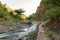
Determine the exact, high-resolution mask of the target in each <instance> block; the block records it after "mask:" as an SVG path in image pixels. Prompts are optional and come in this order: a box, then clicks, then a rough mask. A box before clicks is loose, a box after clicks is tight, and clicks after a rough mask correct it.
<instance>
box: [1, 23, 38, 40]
mask: <svg viewBox="0 0 60 40" xmlns="http://www.w3.org/2000/svg"><path fill="white" fill-rule="evenodd" d="M37 25H38V24H33V25H32V26H31V27H30V28H26V29H22V30H24V32H8V33H3V34H0V38H10V39H11V40H12V39H13V38H14V37H16V38H22V37H24V36H25V35H28V33H29V32H31V31H35V30H36V28H37Z"/></svg>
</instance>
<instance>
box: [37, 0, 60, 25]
mask: <svg viewBox="0 0 60 40" xmlns="http://www.w3.org/2000/svg"><path fill="white" fill-rule="evenodd" d="M48 2H49V1H48V0H41V3H40V6H38V8H37V11H36V13H37V20H40V21H42V19H43V18H44V14H45V12H46V11H47V10H50V9H52V8H54V7H55V6H59V5H56V4H58V3H55V4H54V3H48ZM54 2H55V1H54ZM57 2H58V1H57ZM59 7H60V6H59ZM52 14H53V13H52ZM56 14H57V13H56ZM52 16H53V15H52ZM58 24H59V25H60V16H59V17H57V18H53V19H52V20H51V21H50V22H48V24H47V25H50V26H53V25H54V26H57V25H58Z"/></svg>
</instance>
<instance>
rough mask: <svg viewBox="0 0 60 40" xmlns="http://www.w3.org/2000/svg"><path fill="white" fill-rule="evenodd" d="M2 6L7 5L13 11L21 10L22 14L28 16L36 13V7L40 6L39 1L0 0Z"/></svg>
mask: <svg viewBox="0 0 60 40" xmlns="http://www.w3.org/2000/svg"><path fill="white" fill-rule="evenodd" d="M0 1H1V2H3V3H4V4H7V5H8V6H9V7H10V8H12V9H13V10H15V9H23V10H25V12H24V14H25V15H27V16H29V15H31V14H32V13H35V12H36V9H37V7H38V6H39V5H40V4H39V3H40V0H0Z"/></svg>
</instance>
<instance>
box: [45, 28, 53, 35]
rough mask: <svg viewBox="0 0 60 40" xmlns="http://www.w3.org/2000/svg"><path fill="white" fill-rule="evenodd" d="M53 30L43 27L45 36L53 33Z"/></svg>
mask: <svg viewBox="0 0 60 40" xmlns="http://www.w3.org/2000/svg"><path fill="white" fill-rule="evenodd" d="M53 33H54V32H53V31H52V30H50V29H49V28H46V29H45V34H46V36H50V35H51V34H53Z"/></svg>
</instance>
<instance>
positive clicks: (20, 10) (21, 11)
mask: <svg viewBox="0 0 60 40" xmlns="http://www.w3.org/2000/svg"><path fill="white" fill-rule="evenodd" d="M15 12H17V14H21V13H23V12H25V11H24V10H23V9H16V10H15Z"/></svg>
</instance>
